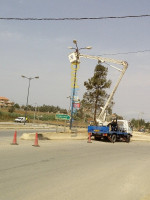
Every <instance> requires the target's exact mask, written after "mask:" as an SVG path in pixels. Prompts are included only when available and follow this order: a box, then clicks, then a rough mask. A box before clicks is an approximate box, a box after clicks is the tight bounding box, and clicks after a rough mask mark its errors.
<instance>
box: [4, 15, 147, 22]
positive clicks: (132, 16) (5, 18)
mask: <svg viewBox="0 0 150 200" xmlns="http://www.w3.org/2000/svg"><path fill="white" fill-rule="evenodd" d="M142 17H150V14H145V15H126V16H108V17H64V18H34V17H27V18H24V17H23V18H21V17H0V20H18V21H66V20H104V19H126V18H142Z"/></svg>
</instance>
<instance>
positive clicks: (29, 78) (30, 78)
mask: <svg viewBox="0 0 150 200" xmlns="http://www.w3.org/2000/svg"><path fill="white" fill-rule="evenodd" d="M21 77H22V78H26V79H28V80H29V85H28V93H27V102H26V109H25V121H24V125H25V123H26V117H27V110H28V100H29V91H30V82H31V80H32V79H35V78H36V79H38V78H39V76H35V77H33V78H32V77H26V76H24V75H22V76H21Z"/></svg>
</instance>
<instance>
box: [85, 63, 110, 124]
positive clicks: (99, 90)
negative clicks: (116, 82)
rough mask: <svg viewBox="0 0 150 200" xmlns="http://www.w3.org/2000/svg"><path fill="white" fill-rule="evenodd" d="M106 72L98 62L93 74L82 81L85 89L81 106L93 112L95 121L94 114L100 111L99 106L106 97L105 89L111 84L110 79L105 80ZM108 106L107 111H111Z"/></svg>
mask: <svg viewBox="0 0 150 200" xmlns="http://www.w3.org/2000/svg"><path fill="white" fill-rule="evenodd" d="M107 73H108V68H106V67H104V66H103V65H101V64H100V63H98V64H97V65H96V67H95V70H94V76H93V77H91V78H90V79H88V81H85V82H84V86H85V87H86V90H87V91H86V92H85V93H84V95H83V100H82V102H81V103H82V106H83V107H86V109H89V110H91V111H92V112H94V117H93V118H94V122H95V123H96V115H97V113H98V112H99V111H100V107H103V106H104V104H105V102H106V99H107V98H108V94H107V92H106V89H108V88H110V86H111V80H107ZM111 106H112V105H111ZM111 106H110V107H111ZM110 107H109V112H111V109H110Z"/></svg>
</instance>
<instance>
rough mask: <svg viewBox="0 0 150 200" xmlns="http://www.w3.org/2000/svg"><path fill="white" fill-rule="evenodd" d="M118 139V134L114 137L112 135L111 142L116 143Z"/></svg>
mask: <svg viewBox="0 0 150 200" xmlns="http://www.w3.org/2000/svg"><path fill="white" fill-rule="evenodd" d="M116 140H117V136H116V135H115V134H113V135H112V137H111V142H112V143H115V142H116Z"/></svg>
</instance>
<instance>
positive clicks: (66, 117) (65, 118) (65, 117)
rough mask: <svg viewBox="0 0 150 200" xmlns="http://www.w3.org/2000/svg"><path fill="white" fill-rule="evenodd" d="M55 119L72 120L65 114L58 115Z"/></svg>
mask: <svg viewBox="0 0 150 200" xmlns="http://www.w3.org/2000/svg"><path fill="white" fill-rule="evenodd" d="M55 118H56V119H61V120H70V116H69V115H65V114H56V116H55Z"/></svg>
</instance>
